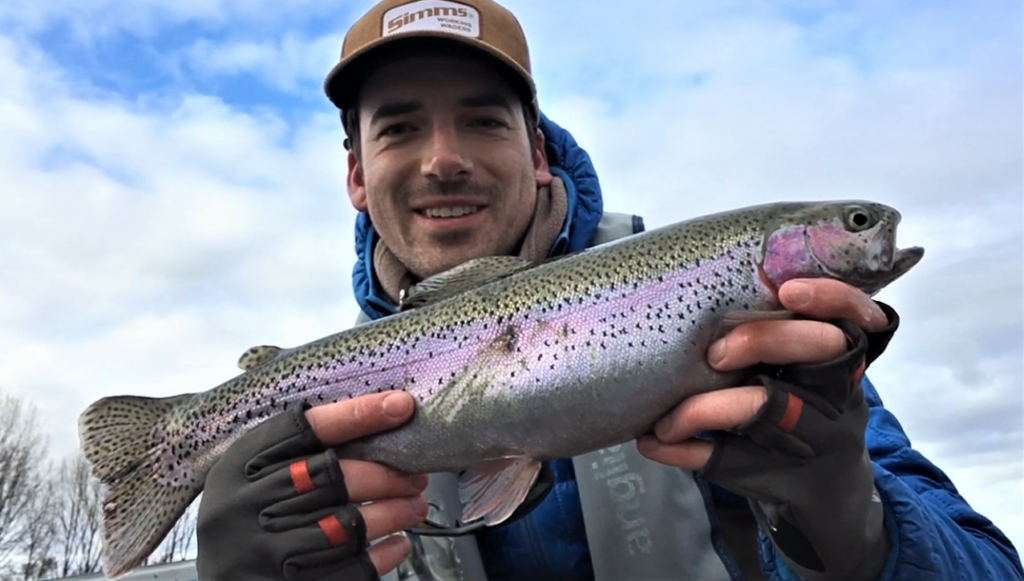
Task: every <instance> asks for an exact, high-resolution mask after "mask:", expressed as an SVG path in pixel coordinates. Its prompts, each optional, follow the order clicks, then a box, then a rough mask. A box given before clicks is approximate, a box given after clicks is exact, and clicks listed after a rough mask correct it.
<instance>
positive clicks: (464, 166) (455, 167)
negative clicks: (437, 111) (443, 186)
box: [422, 121, 473, 181]
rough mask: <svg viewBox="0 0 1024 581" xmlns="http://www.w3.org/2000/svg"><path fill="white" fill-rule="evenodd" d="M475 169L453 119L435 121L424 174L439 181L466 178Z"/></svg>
mask: <svg viewBox="0 0 1024 581" xmlns="http://www.w3.org/2000/svg"><path fill="white" fill-rule="evenodd" d="M472 170H473V165H472V162H471V161H470V160H469V158H468V157H467V156H466V155H465V152H464V150H463V144H462V143H461V141H460V139H459V135H458V131H456V129H455V124H454V123H453V122H451V121H442V122H438V123H435V124H434V125H433V127H432V133H431V136H430V141H429V145H428V150H427V152H426V155H425V156H424V158H423V167H422V171H423V175H424V176H426V177H427V178H430V179H435V180H439V181H450V180H455V179H460V178H465V177H466V176H468V175H469V173H470V172H471V171H472Z"/></svg>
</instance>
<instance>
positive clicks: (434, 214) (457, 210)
mask: <svg viewBox="0 0 1024 581" xmlns="http://www.w3.org/2000/svg"><path fill="white" fill-rule="evenodd" d="M479 209H480V208H479V207H477V206H453V207H451V208H427V209H425V210H423V213H424V214H426V215H427V217H428V218H458V217H459V216H465V215H466V214H472V213H474V212H476V211H477V210H479Z"/></svg>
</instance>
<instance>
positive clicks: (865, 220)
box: [845, 206, 875, 232]
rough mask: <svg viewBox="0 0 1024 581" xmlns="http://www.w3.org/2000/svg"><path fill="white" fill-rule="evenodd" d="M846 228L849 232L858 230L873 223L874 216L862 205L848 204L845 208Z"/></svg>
mask: <svg viewBox="0 0 1024 581" xmlns="http://www.w3.org/2000/svg"><path fill="white" fill-rule="evenodd" d="M845 222H846V229H847V230H849V231H850V232H860V231H861V230H867V229H868V228H870V227H872V226H874V225H875V218H874V216H872V215H871V212H869V211H868V210H867V208H865V207H863V206H850V207H848V208H846V216H845Z"/></svg>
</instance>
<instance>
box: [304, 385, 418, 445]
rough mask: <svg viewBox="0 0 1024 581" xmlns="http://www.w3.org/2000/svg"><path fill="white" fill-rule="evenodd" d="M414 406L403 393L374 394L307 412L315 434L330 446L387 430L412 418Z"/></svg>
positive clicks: (322, 406)
mask: <svg viewBox="0 0 1024 581" xmlns="http://www.w3.org/2000/svg"><path fill="white" fill-rule="evenodd" d="M415 407H416V406H415V402H414V401H413V398H412V396H411V395H409V394H408V393H405V392H404V391H392V392H386V393H374V394H370V395H364V396H360V397H354V398H352V399H347V400H345V401H339V402H337V403H331V404H326V405H321V406H316V407H314V408H310V409H308V410H306V418H307V419H309V423H310V425H311V426H312V427H313V432H314V433H315V434H316V435H317V437H318V438H320V441H321V442H323V443H324V444H325V445H327V446H334V445H337V444H341V443H343V442H348V441H349V440H354V439H356V438H360V437H362V436H366V435H369V434H374V433H377V432H382V431H384V430H388V429H391V428H394V427H395V426H398V425H400V424H402V423H404V422H405V421H406V420H408V419H409V418H410V417H411V416H412V412H413V410H414V409H415Z"/></svg>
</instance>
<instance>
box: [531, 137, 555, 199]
mask: <svg viewBox="0 0 1024 581" xmlns="http://www.w3.org/2000/svg"><path fill="white" fill-rule="evenodd" d="M533 143H534V148H533V169H534V172H535V174H536V176H537V185H538V186H550V185H551V168H550V167H548V156H547V155H546V154H545V153H544V132H543V131H541V130H540V128H538V129H537V135H536V136H535V137H534V139H533Z"/></svg>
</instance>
